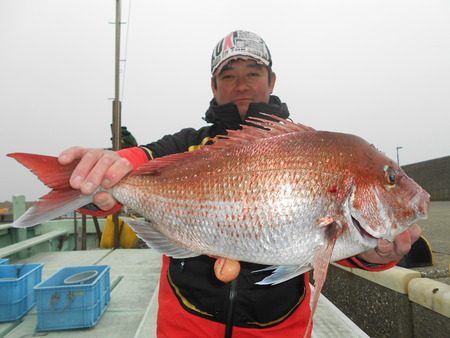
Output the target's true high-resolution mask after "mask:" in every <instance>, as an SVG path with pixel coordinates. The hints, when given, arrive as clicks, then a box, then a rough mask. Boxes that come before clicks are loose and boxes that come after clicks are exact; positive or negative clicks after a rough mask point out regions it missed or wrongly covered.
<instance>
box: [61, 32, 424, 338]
mask: <svg viewBox="0 0 450 338" xmlns="http://www.w3.org/2000/svg"><path fill="white" fill-rule="evenodd" d="M211 73H212V78H211V89H212V92H213V96H214V98H213V100H212V101H211V102H210V106H209V108H208V110H207V112H206V121H207V122H209V123H211V125H209V126H206V127H203V128H201V129H199V130H195V129H192V128H188V129H183V130H181V131H180V132H178V133H176V134H174V135H167V136H165V137H163V138H162V139H160V140H159V141H157V142H153V143H150V144H147V145H145V146H141V147H133V148H128V149H123V150H120V151H118V152H117V153H116V152H112V151H105V150H100V149H84V148H77V147H75V148H70V149H68V150H66V151H64V152H63V153H62V154H61V155H60V157H59V161H60V162H61V163H62V164H67V163H70V162H71V161H73V160H74V159H80V163H79V164H78V166H77V167H76V169H75V170H74V172H73V174H72V177H71V181H70V184H71V185H72V187H73V188H74V189H80V190H81V191H82V192H83V193H85V194H91V193H93V192H94V191H95V190H96V189H97V188H98V187H99V186H101V187H103V188H110V187H112V186H113V185H114V184H116V183H117V182H118V181H120V179H121V178H123V177H124V176H125V175H126V174H127V173H129V172H130V171H131V170H133V168H136V167H137V166H139V165H140V164H142V163H144V162H146V161H148V160H151V159H153V158H155V157H160V156H164V155H168V154H172V153H178V152H184V151H190V150H195V149H197V148H198V147H200V146H202V145H205V144H208V143H210V142H211V139H212V137H214V136H216V135H220V134H225V133H226V130H227V129H238V128H239V125H240V124H243V123H245V120H246V118H247V117H249V116H261V115H259V113H261V112H263V113H270V114H274V115H277V116H279V117H282V118H287V117H288V116H289V111H288V108H287V106H286V104H284V103H282V102H281V100H280V99H279V98H278V97H276V96H273V95H271V94H272V91H273V89H274V86H275V82H276V75H275V73H274V72H273V71H272V58H271V55H270V52H269V49H268V48H267V46H266V44H265V42H264V41H263V40H262V39H261V38H260V37H259V36H257V35H256V34H254V33H251V32H246V31H235V32H232V33H230V34H229V35H227V36H226V37H225V38H224V39H222V40H221V41H220V42H219V43H218V44H217V46H216V48H215V49H214V51H213V55H212V62H211ZM94 201H95V203H96V205H97V206H98V207H99V208H100V209H102V210H108V211H110V212H113V211H116V210H119V209H120V205H118V204H117V202H116V201H115V200H114V199H113V198H112V196H111V195H110V194H108V193H107V192H99V193H97V194H96V196H95V199H94ZM420 232H421V230H420V228H419V227H418V226H413V227H411V228H410V230H408V231H406V232H404V233H403V234H402V235H400V236H399V237H398V238H397V239H396V240H395V242H393V243H390V242H386V241H380V242H379V245H378V247H377V249H376V250H371V251H369V252H366V253H363V254H361V255H359V257H352V258H350V259H348V260H345V261H342V262H341V264H344V265H347V266H353V267H360V268H362V269H366V270H374V271H375V270H383V269H386V268H388V267H391V266H393V265H394V264H395V262H396V261H397V260H399V259H400V258H401V257H402V256H403V255H404V254H405V253H407V252H408V251H409V249H410V247H411V243H413V242H414V241H415V240H416V239H417V238H418V237H419V236H420ZM219 261H220V262H221V263H223V264H221V265H220V266H219V271H218V273H216V275H217V276H219V277H220V272H221V271H220V270H221V269H220V268H221V267H222V266H228V263H229V262H228V261H227V260H224V259H222V258H220V259H219ZM214 263H215V259H214V258H211V257H207V256H200V257H194V258H189V259H170V258H168V257H164V258H163V267H162V271H161V279H160V293H159V312H158V336H159V337H176V338H178V337H221V336H223V335H224V332H226V333H227V334H228V335H230V333H231V328H232V327H233V337H292V336H296V337H301V336H303V334H304V333H305V331H306V327H307V323H308V319H309V317H310V308H309V299H310V288H309V283H308V281H309V276H308V273H306V274H304V275H301V276H298V277H296V278H293V279H291V280H288V281H286V282H284V283H280V284H278V285H275V286H259V285H255V282H257V281H259V280H261V279H262V278H263V277H264V276H261V275H260V274H258V275H256V274H252V271H255V270H260V269H262V268H264V266H262V265H259V264H252V263H246V262H241V264H240V273H239V275H238V276H237V278H236V279H234V280H233V282H232V283H223V282H221V281H219V280H218V279H217V278H216V277H215V276H214V272H213V267H214ZM231 270H232V271H236V269H234V266H232V268H231ZM267 274H270V272H268V273H267ZM231 279H233V278H231Z"/></svg>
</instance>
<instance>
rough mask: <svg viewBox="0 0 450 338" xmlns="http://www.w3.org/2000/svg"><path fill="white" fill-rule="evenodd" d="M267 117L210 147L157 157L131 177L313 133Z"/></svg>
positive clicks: (251, 119)
mask: <svg viewBox="0 0 450 338" xmlns="http://www.w3.org/2000/svg"><path fill="white" fill-rule="evenodd" d="M261 115H264V116H266V117H267V119H263V118H258V117H249V118H248V119H247V121H246V122H247V123H248V124H246V125H241V127H242V129H239V130H227V133H228V134H227V135H218V136H216V137H214V139H213V141H214V143H213V144H211V145H205V146H203V147H202V148H200V149H198V150H195V151H190V152H184V153H178V154H172V155H167V156H163V157H158V158H156V159H154V160H152V161H149V162H147V163H145V164H143V165H141V166H140V167H138V168H137V169H136V170H134V171H133V172H132V173H131V175H132V176H134V175H143V174H147V175H156V174H158V172H160V171H161V170H163V169H164V168H165V167H168V166H172V165H175V164H176V163H179V161H182V160H185V159H187V158H199V157H202V156H204V155H205V154H207V153H209V152H210V151H212V150H218V149H225V148H230V147H234V146H239V145H242V144H248V143H251V142H256V141H258V140H261V139H266V138H270V137H275V136H279V135H284V134H289V133H294V132H296V133H298V132H307V131H314V129H313V128H311V127H308V126H305V125H302V124H299V123H294V122H292V121H289V120H285V119H283V118H280V117H278V116H275V115H270V114H261Z"/></svg>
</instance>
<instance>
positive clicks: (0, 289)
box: [0, 264, 43, 322]
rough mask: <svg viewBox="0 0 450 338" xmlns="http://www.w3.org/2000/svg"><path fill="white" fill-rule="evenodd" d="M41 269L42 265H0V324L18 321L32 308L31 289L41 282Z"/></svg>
mask: <svg viewBox="0 0 450 338" xmlns="http://www.w3.org/2000/svg"><path fill="white" fill-rule="evenodd" d="M42 267H43V265H42V264H11V265H9V264H8V265H7V264H2V265H0V322H10V321H14V320H17V319H20V318H22V317H23V316H24V315H25V314H26V313H27V312H28V311H29V310H30V309H31V308H32V307H33V305H34V300H35V299H34V291H33V288H34V286H35V285H37V284H39V283H40V282H41V278H42Z"/></svg>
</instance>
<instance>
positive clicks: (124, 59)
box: [120, 0, 132, 102]
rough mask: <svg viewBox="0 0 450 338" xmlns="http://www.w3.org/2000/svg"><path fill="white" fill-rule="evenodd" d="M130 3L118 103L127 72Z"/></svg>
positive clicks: (121, 99) (129, 5)
mask: <svg viewBox="0 0 450 338" xmlns="http://www.w3.org/2000/svg"><path fill="white" fill-rule="evenodd" d="M131 1H132V0H129V1H128V18H127V21H126V22H127V32H126V34H125V46H124V57H123V59H122V60H121V61H123V71H122V92H121V94H120V101H121V102H123V95H124V93H125V74H126V70H127V52H128V34H129V32H130V17H131Z"/></svg>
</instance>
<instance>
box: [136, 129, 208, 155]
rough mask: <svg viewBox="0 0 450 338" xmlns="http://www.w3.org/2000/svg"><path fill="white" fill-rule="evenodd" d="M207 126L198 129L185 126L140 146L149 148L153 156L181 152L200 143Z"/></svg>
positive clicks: (204, 135) (206, 132)
mask: <svg viewBox="0 0 450 338" xmlns="http://www.w3.org/2000/svg"><path fill="white" fill-rule="evenodd" d="M208 129H209V128H208V127H203V128H201V129H199V130H195V129H194V128H185V129H182V130H180V131H179V132H177V133H175V134H172V135H166V136H164V137H163V138H161V139H159V140H158V141H156V142H152V143H149V144H146V145H142V146H141V147H145V148H147V149H149V150H151V152H152V155H153V156H154V157H161V156H165V155H169V154H175V153H182V152H185V151H187V150H188V149H189V147H190V146H192V145H197V144H200V143H201V142H202V140H203V138H205V137H207V136H208Z"/></svg>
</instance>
